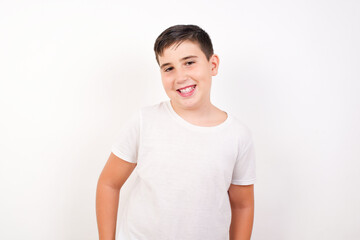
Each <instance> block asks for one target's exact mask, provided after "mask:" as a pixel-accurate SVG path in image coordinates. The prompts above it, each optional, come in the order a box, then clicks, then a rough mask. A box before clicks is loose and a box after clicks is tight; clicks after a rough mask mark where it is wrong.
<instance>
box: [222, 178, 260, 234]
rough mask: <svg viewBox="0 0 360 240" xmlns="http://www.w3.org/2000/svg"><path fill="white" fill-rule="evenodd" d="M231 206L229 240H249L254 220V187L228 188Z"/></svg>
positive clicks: (238, 186) (237, 186)
mask: <svg viewBox="0 0 360 240" xmlns="http://www.w3.org/2000/svg"><path fill="white" fill-rule="evenodd" d="M228 193H229V199H230V205H231V225H230V240H250V237H251V232H252V227H253V220H254V185H247V186H243V185H234V184H231V185H230V188H229V191H228Z"/></svg>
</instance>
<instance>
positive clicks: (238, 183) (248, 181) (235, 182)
mask: <svg viewBox="0 0 360 240" xmlns="http://www.w3.org/2000/svg"><path fill="white" fill-rule="evenodd" d="M254 183H256V178H253V179H249V180H233V181H231V184H234V185H252V184H254Z"/></svg>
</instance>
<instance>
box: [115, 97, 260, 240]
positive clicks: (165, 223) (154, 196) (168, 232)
mask: <svg viewBox="0 0 360 240" xmlns="http://www.w3.org/2000/svg"><path fill="white" fill-rule="evenodd" d="M227 115H228V117H227V119H226V120H225V121H224V122H223V123H221V124H219V125H216V126H213V127H201V126H196V125H193V124H191V123H189V122H187V121H186V120H184V119H183V118H182V117H180V116H179V115H178V114H177V113H176V112H175V111H174V109H173V108H172V106H171V103H170V100H167V101H163V102H161V103H158V104H155V105H151V106H145V107H142V108H141V110H140V111H138V112H137V113H136V114H135V115H133V116H132V117H131V118H129V120H128V121H127V122H126V124H124V126H123V127H122V128H121V132H120V134H119V136H118V140H117V141H116V142H115V143H114V144H113V146H112V152H113V153H114V154H115V155H116V156H118V157H119V158H121V159H123V160H125V161H128V162H132V163H137V166H136V168H135V169H134V173H133V174H136V180H135V182H134V188H133V189H131V190H130V195H129V197H128V198H127V203H126V206H124V212H123V216H122V219H120V222H119V228H118V236H117V237H118V238H117V239H119V240H204V239H206V240H227V239H229V227H230V223H231V207H230V202H229V195H228V192H227V191H228V189H229V187H230V184H231V183H232V184H236V185H251V184H254V183H255V151H254V144H253V141H252V137H251V132H250V130H249V129H248V128H247V127H246V126H245V125H244V124H243V123H242V122H240V121H239V120H238V119H236V118H235V117H234V116H232V115H231V114H229V113H228V112H227Z"/></svg>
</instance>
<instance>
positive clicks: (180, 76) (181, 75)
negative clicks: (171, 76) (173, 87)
mask: <svg viewBox="0 0 360 240" xmlns="http://www.w3.org/2000/svg"><path fill="white" fill-rule="evenodd" d="M188 79H189V76H188V75H187V73H186V72H184V71H177V74H176V83H178V84H182V83H184V82H186V80H188Z"/></svg>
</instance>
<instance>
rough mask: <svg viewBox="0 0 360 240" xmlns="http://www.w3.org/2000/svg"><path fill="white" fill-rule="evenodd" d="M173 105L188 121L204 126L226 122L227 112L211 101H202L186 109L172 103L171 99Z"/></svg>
mask: <svg viewBox="0 0 360 240" xmlns="http://www.w3.org/2000/svg"><path fill="white" fill-rule="evenodd" d="M170 103H171V106H172V108H173V109H174V111H175V112H176V113H177V114H178V115H179V116H180V117H181V118H183V119H184V120H186V121H187V122H189V123H191V124H194V125H197V126H204V127H211V126H216V125H218V124H220V123H222V122H224V121H225V120H226V118H227V114H226V113H225V112H224V111H222V110H220V109H219V108H217V107H215V106H214V105H213V104H212V103H211V102H210V101H209V102H207V103H202V104H201V105H199V106H197V107H196V108H193V109H184V108H181V107H178V106H176V105H174V104H173V103H172V101H171V100H170Z"/></svg>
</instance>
